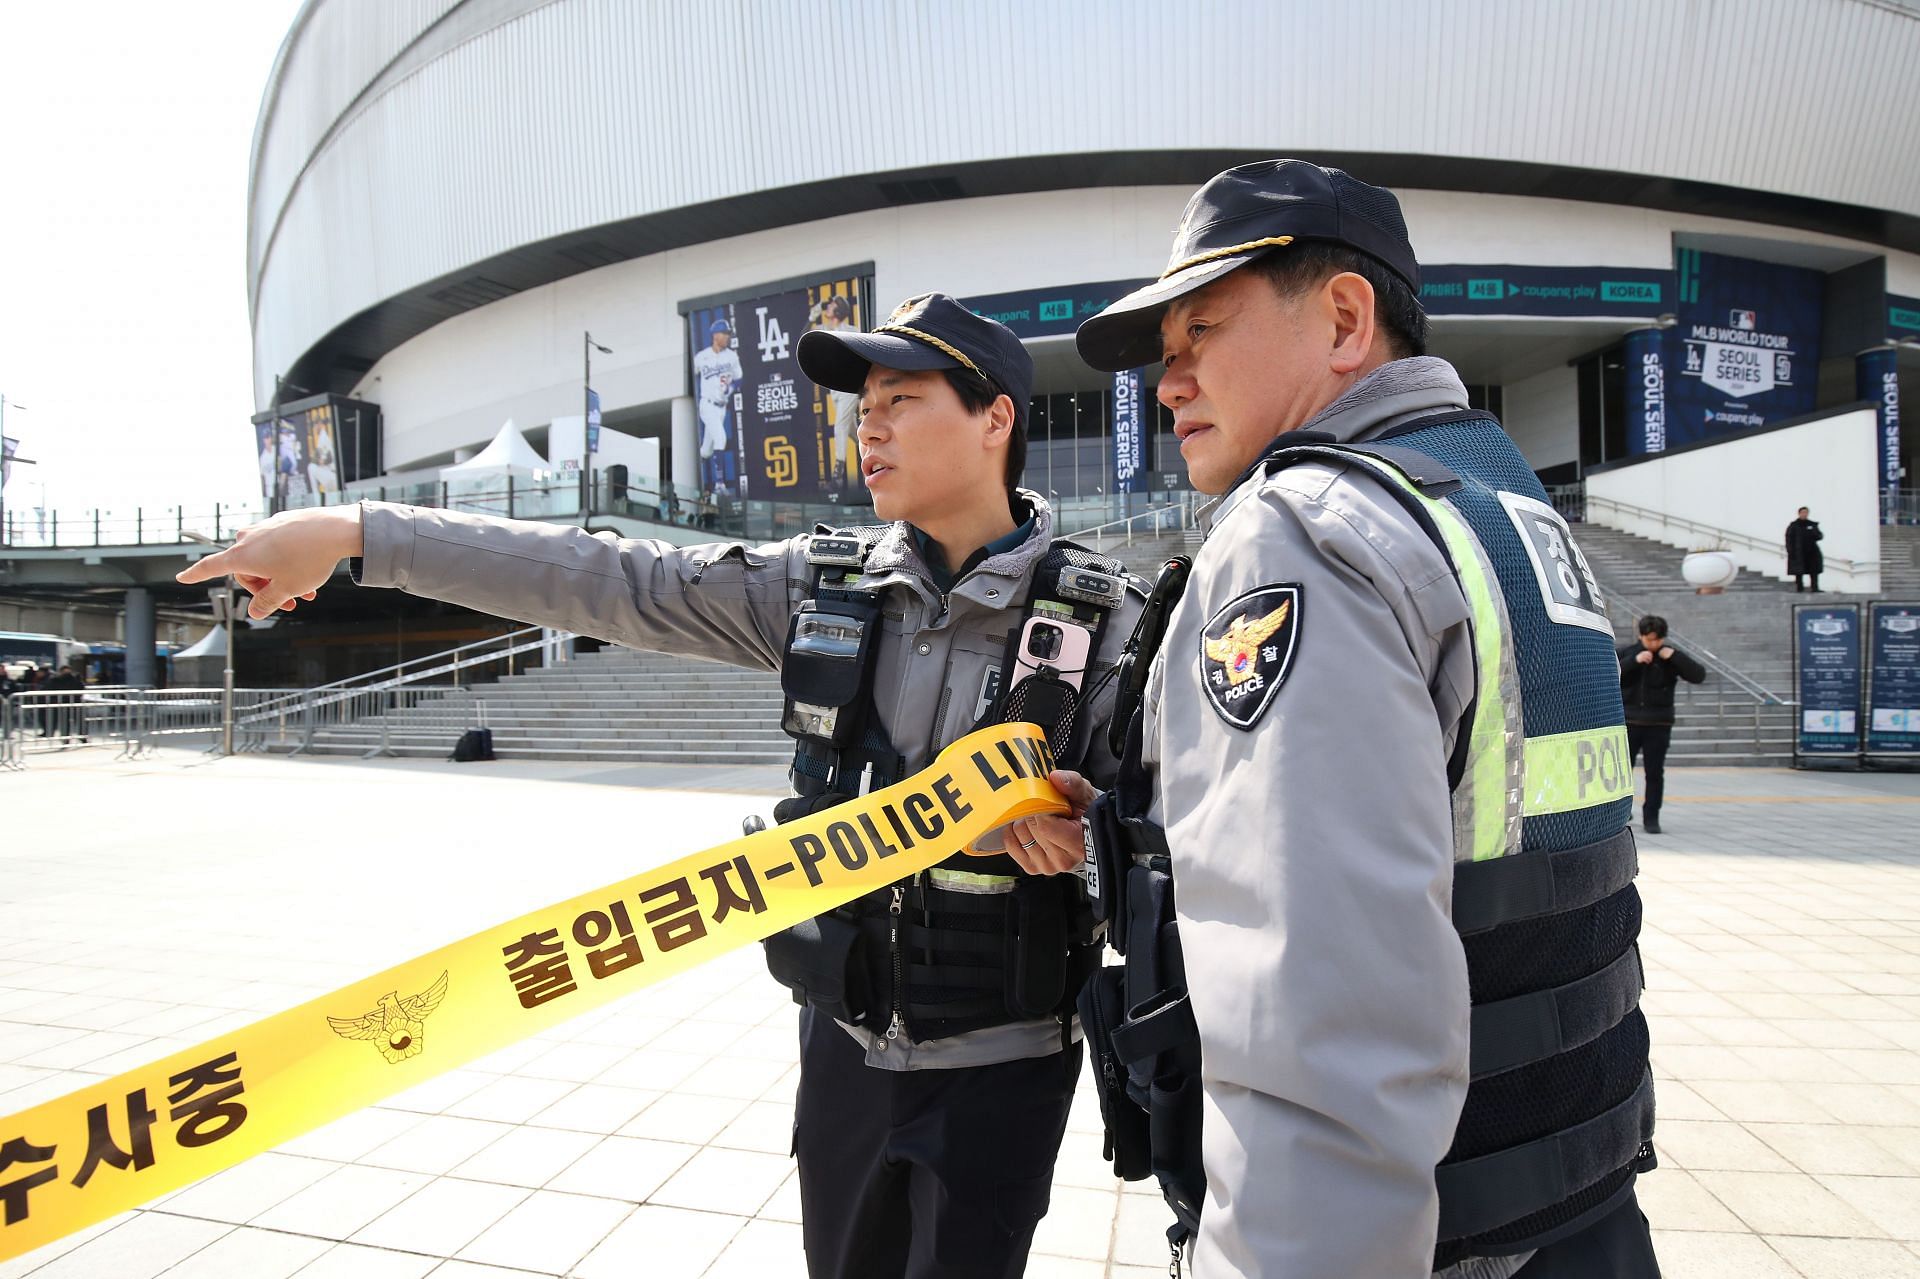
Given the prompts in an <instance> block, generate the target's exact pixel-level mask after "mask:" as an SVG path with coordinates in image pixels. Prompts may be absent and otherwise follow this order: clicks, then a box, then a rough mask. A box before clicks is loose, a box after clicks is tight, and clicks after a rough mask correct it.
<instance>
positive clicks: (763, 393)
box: [681, 269, 872, 501]
mask: <svg viewBox="0 0 1920 1279" xmlns="http://www.w3.org/2000/svg"><path fill="white" fill-rule="evenodd" d="M871 289H872V280H871V277H869V276H866V275H863V274H861V273H859V272H858V271H855V270H852V269H848V270H842V271H835V272H829V273H826V274H824V275H822V276H821V277H819V278H818V279H812V280H805V281H802V282H799V283H795V284H783V285H773V286H761V288H760V289H757V290H754V291H752V292H750V293H748V294H746V295H744V296H741V297H738V298H727V299H721V300H706V301H703V302H701V303H699V304H691V303H687V304H682V307H681V311H682V313H683V314H684V315H685V316H686V317H687V350H688V352H689V357H688V385H689V387H690V389H691V392H692V395H693V402H694V412H695V414H696V417H697V425H696V430H697V438H698V441H699V449H700V489H701V492H702V493H707V494H712V493H716V492H719V493H725V494H728V495H731V496H733V497H736V498H753V499H755V500H790V501H819V500H821V499H822V498H837V497H839V496H841V495H843V494H849V495H850V494H851V493H852V492H854V491H856V490H857V489H858V487H859V482H860V481H859V447H858V442H857V440H856V438H855V428H856V426H857V424H858V423H857V418H858V414H859V396H858V395H851V394H845V393H839V392H833V391H829V390H827V389H825V388H824V387H818V386H815V385H814V384H813V383H812V382H809V381H808V380H807V379H806V377H805V375H803V374H802V373H801V372H800V357H799V351H798V347H799V342H800V335H801V334H802V333H805V332H806V331H807V330H808V329H816V328H817V329H828V330H834V329H846V330H848V331H850V332H856V333H857V332H859V331H861V330H862V329H864V328H865V327H866V324H867V320H868V314H867V297H868V294H869V293H870V292H871Z"/></svg>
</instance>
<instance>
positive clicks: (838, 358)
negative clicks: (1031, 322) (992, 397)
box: [800, 293, 1033, 426]
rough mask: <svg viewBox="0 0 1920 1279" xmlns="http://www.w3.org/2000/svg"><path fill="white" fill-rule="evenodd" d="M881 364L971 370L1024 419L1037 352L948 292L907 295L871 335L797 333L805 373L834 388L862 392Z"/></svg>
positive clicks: (827, 331) (818, 331)
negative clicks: (1003, 394)
mask: <svg viewBox="0 0 1920 1279" xmlns="http://www.w3.org/2000/svg"><path fill="white" fill-rule="evenodd" d="M876 364H877V365H879V366H880V367H881V368H883V369H903V370H906V371H907V372H913V373H917V372H921V371H923V370H929V369H968V370H970V371H972V372H974V373H977V374H979V375H980V376H981V377H984V378H985V379H987V381H989V382H991V383H993V385H994V387H995V388H996V389H997V390H999V391H1001V392H1003V393H1005V394H1006V396H1007V398H1009V399H1011V400H1012V401H1013V411H1014V415H1015V420H1016V421H1017V422H1018V423H1019V424H1021V425H1023V426H1024V425H1025V424H1026V420H1027V401H1028V400H1030V399H1032V398H1033V357H1032V356H1030V355H1028V354H1027V348H1026V347H1024V346H1022V345H1021V344H1020V339H1019V338H1017V337H1015V336H1014V335H1013V330H1012V329H1009V328H1008V327H1007V326H1006V325H1004V324H1001V323H999V322H998V321H996V320H989V319H987V318H986V317H985V316H984V315H975V314H974V313H973V312H972V311H969V310H967V308H966V307H964V306H962V305H960V303H958V302H956V301H954V300H953V299H952V298H950V297H948V296H947V295H946V294H944V293H922V294H921V295H920V296H919V297H915V298H908V299H907V300H906V301H905V302H902V303H901V304H900V305H899V306H897V307H895V308H893V314H892V315H889V316H888V317H887V318H886V322H885V323H883V324H880V325H878V326H877V327H875V329H874V330H873V332H871V333H853V332H849V331H847V330H845V329H810V330H808V331H807V332H806V333H803V334H801V335H800V371H801V372H803V373H805V374H806V375H807V376H808V377H809V378H811V379H812V380H813V381H815V382H817V383H819V384H820V385H821V386H824V387H827V388H828V389H830V390H834V391H855V392H857V391H859V390H861V389H862V388H864V387H865V386H866V383H867V372H868V370H870V369H871V368H873V366H874V365H876Z"/></svg>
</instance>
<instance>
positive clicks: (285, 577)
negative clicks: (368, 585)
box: [174, 505, 361, 620]
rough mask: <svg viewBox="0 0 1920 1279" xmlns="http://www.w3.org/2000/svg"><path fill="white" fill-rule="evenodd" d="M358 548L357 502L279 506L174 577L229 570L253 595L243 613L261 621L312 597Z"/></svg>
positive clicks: (194, 578)
mask: <svg viewBox="0 0 1920 1279" xmlns="http://www.w3.org/2000/svg"><path fill="white" fill-rule="evenodd" d="M360 552H361V539H360V508H359V506H358V505H353V506H329V507H316V508H314V509H311V510H304V511H283V512H281V513H280V514H279V515H276V516H274V517H273V518H272V519H270V520H267V521H266V522H265V523H262V524H255V525H254V526H252V527H251V528H245V529H241V530H240V533H239V535H238V536H236V537H235V538H234V541H233V545H232V546H230V547H228V548H227V549H226V550H224V551H219V552H217V553H215V554H213V555H209V556H207V557H206V558H205V559H203V560H201V561H200V562H199V563H197V564H193V565H190V566H188V567H187V568H186V569H185V570H184V571H182V572H180V573H177V574H175V575H174V580H175V581H178V582H187V583H191V582H205V581H209V580H211V579H213V578H216V577H222V576H225V575H227V574H232V576H233V580H234V581H236V582H238V583H239V584H240V586H241V587H242V588H243V589H244V590H246V591H247V592H248V593H249V594H251V595H252V596H253V599H252V601H251V602H249V603H248V605H247V616H248V617H251V618H254V619H255V620H260V619H264V618H268V617H271V616H273V614H274V613H275V612H277V611H279V610H282V609H285V610H287V611H289V612H291V611H292V609H293V608H294V605H295V602H296V601H298V600H310V599H312V598H313V597H314V594H315V593H316V592H317V591H318V590H319V589H320V587H321V586H323V585H324V584H325V583H326V581H327V579H328V578H330V577H332V576H333V571H334V569H335V568H337V567H339V564H340V561H341V560H343V559H345V558H347V557H348V556H350V555H358V554H360Z"/></svg>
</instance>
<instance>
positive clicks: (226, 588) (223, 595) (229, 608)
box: [181, 529, 234, 755]
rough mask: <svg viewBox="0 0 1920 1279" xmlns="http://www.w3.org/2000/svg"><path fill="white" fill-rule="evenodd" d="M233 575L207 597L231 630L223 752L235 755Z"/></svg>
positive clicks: (198, 536) (196, 535) (195, 535)
mask: <svg viewBox="0 0 1920 1279" xmlns="http://www.w3.org/2000/svg"><path fill="white" fill-rule="evenodd" d="M181 531H182V532H183V533H185V534H186V535H187V536H188V537H190V538H192V539H193V540H194V541H196V542H201V543H204V544H205V545H207V546H211V547H213V548H214V549H215V550H225V549H226V544H225V543H222V542H216V541H214V540H213V539H212V538H210V537H208V536H207V535H206V534H205V533H201V532H197V531H195V530H193V529H182V530H181ZM233 586H234V582H233V575H232V574H228V575H227V580H226V581H224V582H222V583H221V584H220V585H219V586H216V587H213V588H212V589H211V590H209V591H208V592H207V598H208V599H209V600H211V601H212V603H213V620H214V621H215V622H219V623H223V624H224V625H225V626H226V628H227V670H226V675H225V677H224V681H223V683H222V686H221V693H220V753H221V754H222V755H231V754H233Z"/></svg>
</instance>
